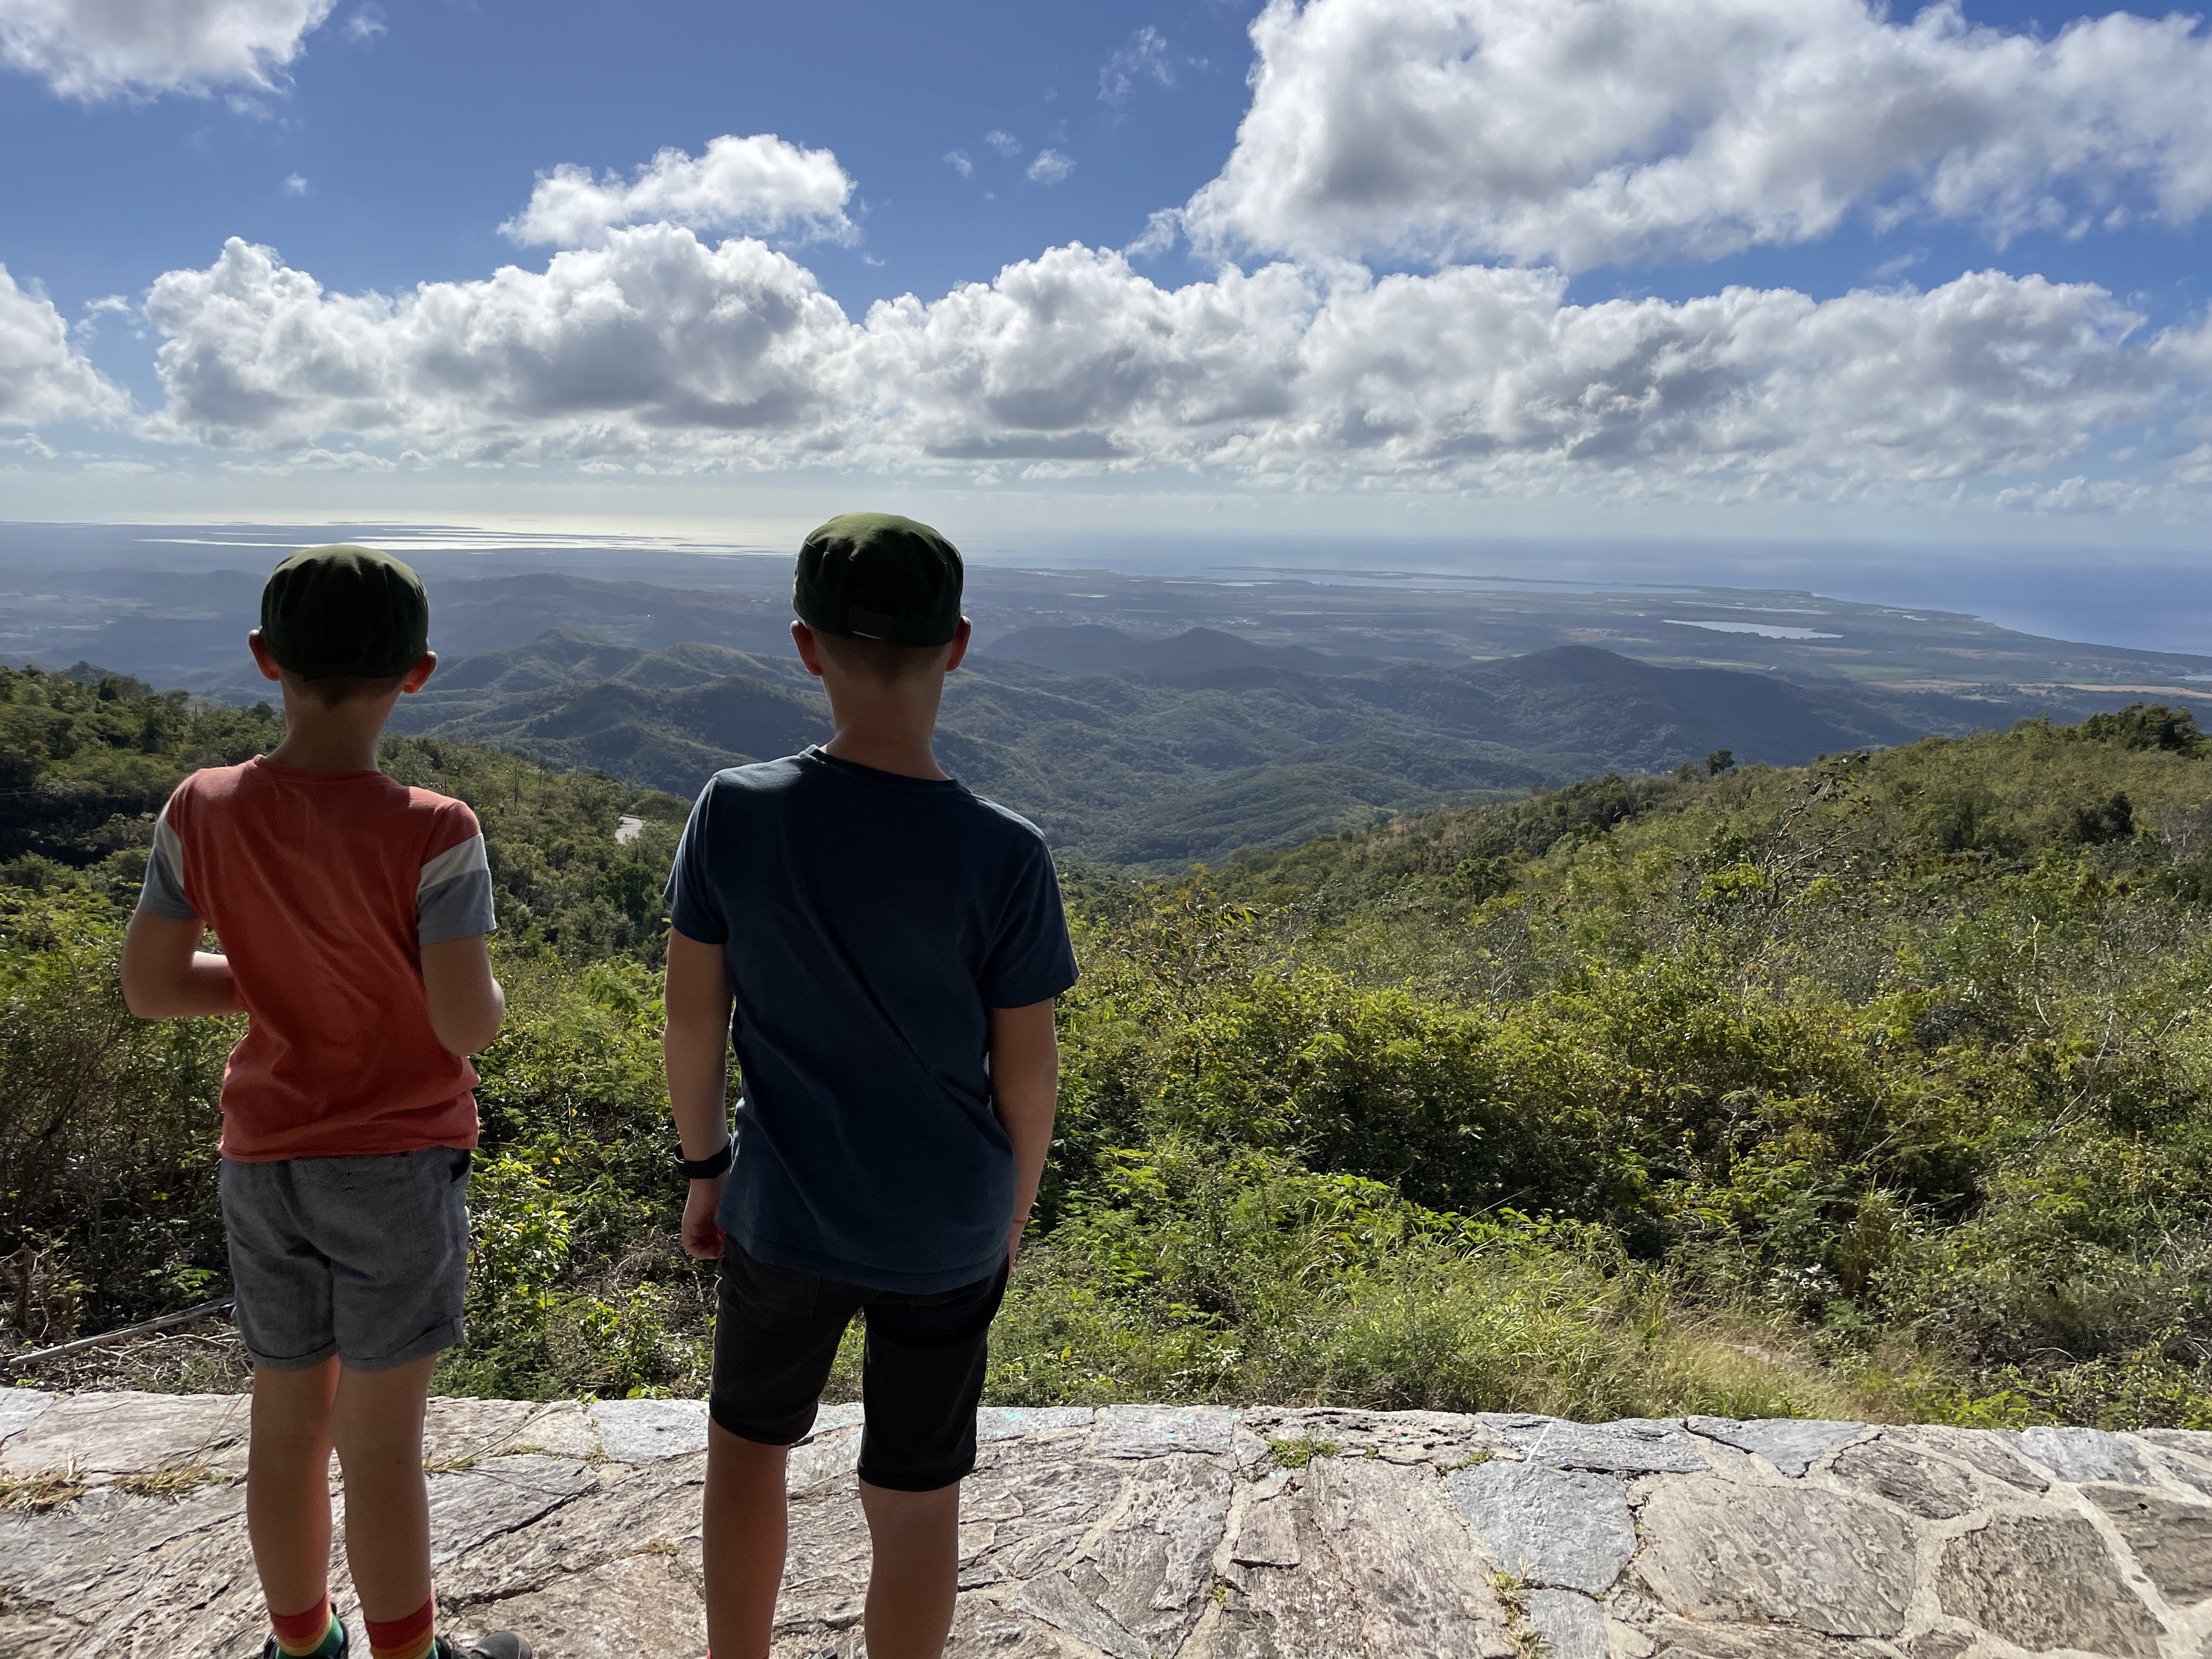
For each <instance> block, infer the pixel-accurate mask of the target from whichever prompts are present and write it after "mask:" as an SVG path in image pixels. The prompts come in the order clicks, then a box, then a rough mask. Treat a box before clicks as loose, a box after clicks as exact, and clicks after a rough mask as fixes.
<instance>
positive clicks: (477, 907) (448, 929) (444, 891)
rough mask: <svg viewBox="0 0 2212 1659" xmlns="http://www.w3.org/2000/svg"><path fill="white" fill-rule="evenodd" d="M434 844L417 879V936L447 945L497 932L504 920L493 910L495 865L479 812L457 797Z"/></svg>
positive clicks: (440, 821)
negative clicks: (489, 856)
mask: <svg viewBox="0 0 2212 1659" xmlns="http://www.w3.org/2000/svg"><path fill="white" fill-rule="evenodd" d="M430 846H431V847H432V848H434V849H435V850H434V851H432V853H431V854H430V855H429V856H428V858H426V859H424V860H423V861H422V875H421V877H420V878H418V879H417V880H416V884H415V937H416V939H417V940H418V941H420V942H421V943H422V944H424V945H442V944H443V943H444V942H445V941H446V940H447V939H471V938H473V937H475V936H476V935H477V934H479V933H489V932H491V930H492V929H493V928H495V927H497V926H498V925H499V923H498V921H496V919H495V918H494V916H493V915H492V908H491V865H490V862H489V860H487V859H486V858H485V857H484V839H483V829H482V828H481V827H480V826H479V825H478V824H477V815H476V814H475V813H474V812H471V811H469V809H468V808H467V807H465V806H464V805H462V804H461V803H460V802H459V801H454V802H453V803H452V804H451V805H448V806H447V807H446V808H445V809H444V810H442V811H441V812H440V813H439V815H438V829H437V833H436V834H435V835H433V836H431V837H430Z"/></svg>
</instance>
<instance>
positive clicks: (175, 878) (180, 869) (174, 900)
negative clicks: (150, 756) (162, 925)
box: [138, 779, 200, 921]
mask: <svg viewBox="0 0 2212 1659" xmlns="http://www.w3.org/2000/svg"><path fill="white" fill-rule="evenodd" d="M190 781H191V780H190V779H187V780H185V783H180V784H179V785H178V786H177V788H176V793H173V794H172V795H171V796H170V797H169V799H168V800H167V803H166V804H165V805H163V806H162V808H161V817H158V818H156V819H155V820H154V848H153V850H152V851H151V852H149V854H147V855H146V879H145V881H144V882H143V884H141V885H140V887H139V889H138V908H140V909H141V910H145V911H149V912H150V913H151V914H153V915H157V916H164V917H167V919H168V920H169V921H199V920H200V913H199V910H198V908H197V907H196V906H195V905H194V904H193V903H192V902H191V899H189V898H187V897H186V896H185V844H184V842H183V841H182V840H181V839H180V838H179V836H178V834H177V828H176V823H175V822H174V819H176V818H179V817H183V816H184V815H183V814H182V813H179V812H178V811H177V803H178V802H179V800H180V799H183V797H184V793H185V787H186V785H187V784H189V783H190Z"/></svg>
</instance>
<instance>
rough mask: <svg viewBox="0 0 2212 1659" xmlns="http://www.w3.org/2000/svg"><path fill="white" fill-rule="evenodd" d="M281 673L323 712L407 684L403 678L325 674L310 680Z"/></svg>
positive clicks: (384, 694) (395, 689)
mask: <svg viewBox="0 0 2212 1659" xmlns="http://www.w3.org/2000/svg"><path fill="white" fill-rule="evenodd" d="M283 676H284V682H285V684H288V685H290V686H293V687H295V688H296V689H297V690H300V691H301V692H302V693H304V694H305V695H306V696H309V697H312V698H313V699H314V701H315V702H319V703H320V704H322V706H323V707H324V708H337V706H338V705H339V704H340V703H342V702H351V701H352V700H353V699H354V698H356V697H381V696H386V695H387V694H389V693H391V692H393V691H397V690H398V689H399V688H400V687H401V686H403V685H404V684H406V683H407V676H406V675H404V674H386V675H376V676H371V675H368V674H325V675H323V676H321V677H320V678H317V679H312V680H311V679H308V678H305V677H304V676H302V675H299V674H295V673H294V672H293V671H291V670H290V669H289V668H287V669H284V670H283Z"/></svg>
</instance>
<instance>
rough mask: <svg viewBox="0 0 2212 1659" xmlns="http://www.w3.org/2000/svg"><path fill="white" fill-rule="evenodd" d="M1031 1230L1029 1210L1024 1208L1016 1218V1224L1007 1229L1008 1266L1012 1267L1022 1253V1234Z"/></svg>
mask: <svg viewBox="0 0 2212 1659" xmlns="http://www.w3.org/2000/svg"><path fill="white" fill-rule="evenodd" d="M1029 1230H1030V1217H1029V1212H1028V1211H1026V1210H1024V1211H1023V1212H1021V1213H1020V1214H1019V1215H1018V1216H1016V1217H1015V1218H1014V1225H1012V1227H1010V1228H1009V1229H1007V1231H1006V1266H1007V1267H1012V1266H1013V1265H1014V1263H1015V1261H1017V1260H1018V1259H1019V1257H1020V1255H1021V1253H1022V1235H1023V1234H1024V1233H1025V1232H1027V1231H1029Z"/></svg>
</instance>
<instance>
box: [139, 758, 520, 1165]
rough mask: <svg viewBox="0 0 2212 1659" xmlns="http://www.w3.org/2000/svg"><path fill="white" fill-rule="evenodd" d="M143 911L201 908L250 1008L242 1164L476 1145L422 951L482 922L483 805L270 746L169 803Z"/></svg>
mask: <svg viewBox="0 0 2212 1659" xmlns="http://www.w3.org/2000/svg"><path fill="white" fill-rule="evenodd" d="M138 902H139V906H140V908H143V909H147V910H151V911H153V912H154V913H155V915H164V916H168V917H171V918H173V919H174V920H176V921H195V920H198V921H205V922H206V923H207V925H208V926H209V927H212V928H213V929H214V930H215V933H216V938H218V939H221V940H222V948H223V951H224V952H225V954H226V955H228V957H229V959H230V968H231V972H232V973H233V974H234V975H235V976H236V977H237V980H238V989H239V997H240V1000H241V1001H243V1002H244V1003H245V1005H246V1013H247V1014H248V1016H249V1017H250V1024H248V1026H247V1028H246V1036H245V1037H244V1038H243V1039H241V1040H240V1042H239V1044H238V1046H237V1047H236V1048H233V1049H232V1050H231V1051H230V1062H229V1064H228V1066H225V1067H224V1069H223V1074H222V1155H223V1156H224V1157H225V1158H238V1159H240V1160H243V1161H245V1162H247V1163H261V1162H266V1161H268V1160H270V1159H274V1158H349V1157H361V1156H364V1155H367V1154H369V1153H374V1152H416V1151H419V1150H421V1149H422V1148H423V1147H426V1146H475V1145H476V1144H477V1103H476V1097H475V1096H474V1095H473V1094H472V1093H471V1092H470V1091H471V1090H473V1089H474V1088H475V1087H476V1085H477V1073H476V1068H475V1067H474V1066H471V1065H470V1064H469V1062H468V1061H467V1060H465V1059H464V1058H462V1057H461V1056H460V1055H459V1054H454V1053H453V1051H452V1050H451V1049H449V1048H447V1047H446V1046H445V1044H443V1043H442V1042H439V1041H438V1036H437V1033H436V1032H435V1031H434V1030H431V1028H430V1011H429V1005H428V1002H427V1001H426V1000H424V997H423V994H422V948H421V947H422V946H423V945H432V944H435V943H437V942H438V941H440V940H441V939H465V938H468V937H469V936H471V934H476V933H488V932H489V931H490V929H491V927H492V909H491V875H490V871H489V867H488V866H487V865H486V864H485V862H484V848H483V832H482V831H481V829H479V828H478V827H477V817H476V814H475V813H473V812H471V811H469V809H468V808H467V807H466V806H465V805H463V804H462V803H461V802H459V801H457V800H451V799H447V797H445V796H443V795H435V794H433V793H430V792H429V791H428V790H427V789H410V788H409V787H407V786H406V785H404V784H403V783H399V782H397V781H394V780H392V779H391V778H388V777H386V776H385V775H384V774H383V773H381V772H304V771H301V770H300V769H297V768H295V767H289V766H279V765H276V763H273V762H271V761H269V760H267V759H254V760H250V761H247V762H246V763H245V764H244V765H243V766H222V767H213V768H210V769H208V770H206V771H203V772H195V773H193V774H192V775H191V776H190V777H188V778H186V779H185V781H183V782H182V783H180V784H179V785H178V786H177V790H176V793H174V794H173V795H172V796H170V797H169V804H168V805H167V806H165V807H164V808H162V810H161V822H160V823H158V824H157V825H156V826H155V832H154V850H153V853H152V854H151V855H150V856H149V859H148V860H147V865H146V885H145V889H144V890H143V892H142V893H141V895H140V896H139V900H138Z"/></svg>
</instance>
